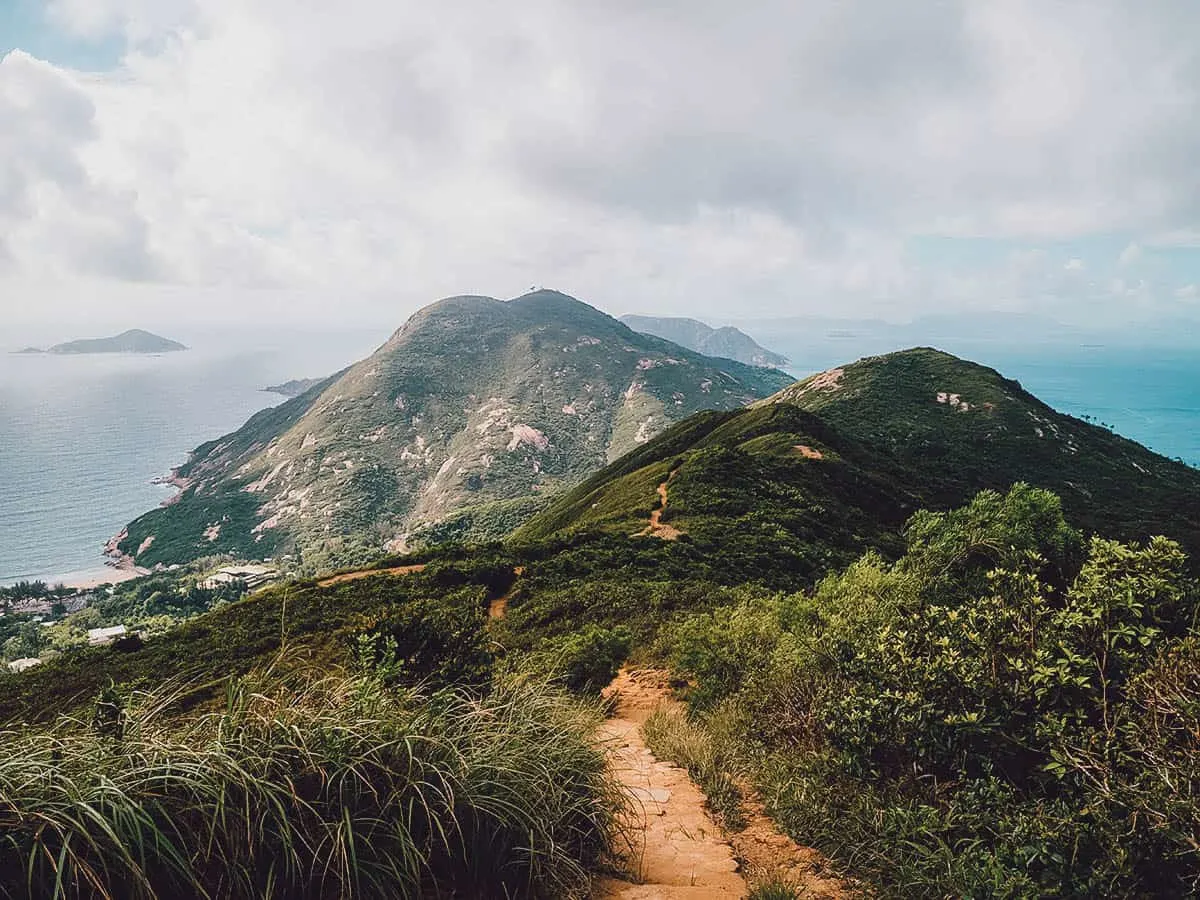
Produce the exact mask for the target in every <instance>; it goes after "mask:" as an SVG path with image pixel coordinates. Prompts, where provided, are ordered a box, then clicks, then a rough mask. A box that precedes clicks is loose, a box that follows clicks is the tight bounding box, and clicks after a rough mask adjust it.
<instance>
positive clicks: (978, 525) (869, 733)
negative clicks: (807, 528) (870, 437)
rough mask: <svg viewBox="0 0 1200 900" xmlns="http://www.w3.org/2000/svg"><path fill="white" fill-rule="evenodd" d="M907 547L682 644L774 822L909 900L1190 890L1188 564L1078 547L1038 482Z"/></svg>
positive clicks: (1156, 552) (1165, 544) (924, 528)
mask: <svg viewBox="0 0 1200 900" xmlns="http://www.w3.org/2000/svg"><path fill="white" fill-rule="evenodd" d="M906 535H907V538H908V541H909V547H908V552H907V553H906V555H905V556H903V557H902V558H901V559H899V560H898V561H897V562H895V563H894V564H888V563H887V562H886V561H884V560H883V559H882V558H880V557H878V556H875V555H870V554H869V555H868V556H866V557H864V558H863V559H861V560H860V561H859V562H858V563H857V564H855V565H853V566H851V567H849V568H848V569H847V570H846V571H845V572H843V573H841V574H839V575H834V576H831V577H829V578H827V579H826V580H825V581H824V582H823V583H822V584H821V585H820V586H819V587H818V589H817V591H816V592H815V593H814V595H813V596H811V597H807V596H803V595H797V596H793V597H786V598H774V599H766V598H758V599H755V598H746V599H743V600H742V602H741V603H739V604H738V605H737V606H736V607H735V608H733V609H728V610H719V611H716V612H713V613H711V614H706V615H701V616H696V617H693V618H692V619H690V620H688V621H687V622H685V623H683V624H682V625H680V626H679V627H677V628H676V629H674V631H673V633H672V636H671V641H672V642H673V643H672V654H671V658H672V660H673V663H674V666H675V669H676V671H677V674H679V675H680V676H681V677H684V678H687V679H691V680H693V681H694V682H695V687H694V688H693V690H692V694H691V696H692V699H693V702H694V703H695V705H696V706H697V708H699V709H706V708H712V707H714V706H715V705H716V704H718V703H721V702H722V701H724V702H725V703H733V704H734V705H736V706H737V707H738V709H740V710H741V711H742V715H744V717H745V721H746V725H745V727H744V729H743V737H744V739H743V752H744V755H745V756H746V757H747V758H753V759H756V760H758V761H759V762H760V763H761V764H760V765H758V766H757V771H758V775H759V778H760V779H761V780H762V781H763V782H764V795H765V796H768V797H771V798H774V799H773V807H774V811H775V813H776V814H777V816H778V817H779V818H780V819H781V821H782V822H783V823H784V824H785V825H787V826H788V828H789V830H791V831H792V833H793V834H794V835H795V836H796V837H797V838H798V839H800V840H802V841H806V842H811V843H813V844H815V845H816V846H817V847H819V848H820V849H822V850H824V851H825V852H827V853H829V854H831V855H833V856H836V857H840V858H841V859H843V860H848V861H852V862H853V864H854V865H855V866H856V867H857V868H858V870H859V871H860V872H862V873H863V874H865V875H867V876H868V877H871V878H874V879H877V880H879V881H880V882H881V883H882V885H883V886H884V888H885V889H887V890H891V891H895V892H896V893H897V894H899V895H902V896H946V895H954V896H1012V897H1019V896H1035V895H1036V896H1071V897H1083V896H1098V895H1104V896H1112V895H1119V896H1141V895H1154V896H1176V895H1183V894H1184V893H1188V892H1191V891H1193V890H1195V888H1196V886H1197V885H1198V884H1200V845H1198V844H1197V843H1196V839H1195V836H1196V834H1197V833H1200V831H1198V826H1200V775H1197V770H1196V766H1195V760H1196V759H1197V758H1198V757H1197V752H1198V751H1200V744H1198V743H1197V738H1196V735H1197V734H1200V651H1198V650H1197V645H1198V642H1200V634H1194V633H1193V628H1194V622H1195V617H1196V614H1197V610H1198V609H1200V604H1198V600H1200V593H1198V589H1197V586H1196V585H1195V584H1194V583H1193V582H1192V581H1191V580H1190V579H1189V578H1188V577H1187V575H1186V560H1185V557H1184V555H1183V553H1182V552H1181V551H1180V549H1179V547H1178V546H1177V545H1175V544H1174V543H1172V542H1170V541H1168V540H1165V539H1163V538H1155V539H1152V540H1150V541H1148V542H1147V543H1145V544H1143V545H1126V544H1120V543H1116V542H1113V541H1107V540H1103V539H1099V538H1095V539H1093V540H1092V541H1091V542H1090V544H1088V545H1086V549H1084V545H1083V544H1082V543H1080V541H1079V539H1078V537H1077V535H1075V533H1074V532H1073V531H1072V530H1071V529H1070V528H1068V527H1067V525H1066V524H1065V522H1064V521H1063V519H1062V514H1061V510H1060V509H1059V506H1058V503H1057V501H1056V499H1055V498H1054V497H1053V496H1052V495H1049V494H1047V493H1046V492H1044V491H1037V490H1033V489H1030V488H1027V487H1025V486H1017V487H1016V488H1014V489H1013V490H1012V491H1010V492H1009V494H1007V495H1005V496H1001V495H997V494H993V493H990V492H985V493H984V494H981V495H980V496H979V497H978V498H977V499H976V500H975V501H974V502H972V503H971V504H970V505H968V506H967V507H965V508H964V509H962V510H957V511H954V512H952V513H948V514H938V515H933V514H926V513H922V514H918V515H917V516H916V517H914V519H913V521H912V522H911V523H910V525H909V527H908V529H907V531H906ZM764 760H765V762H763V761H764Z"/></svg>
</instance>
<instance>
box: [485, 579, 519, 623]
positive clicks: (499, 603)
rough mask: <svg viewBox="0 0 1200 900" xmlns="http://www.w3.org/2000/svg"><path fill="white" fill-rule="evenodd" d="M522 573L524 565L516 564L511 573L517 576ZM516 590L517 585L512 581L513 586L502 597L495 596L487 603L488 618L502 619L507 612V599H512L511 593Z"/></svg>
mask: <svg viewBox="0 0 1200 900" xmlns="http://www.w3.org/2000/svg"><path fill="white" fill-rule="evenodd" d="M524 574H525V567H524V566H517V567H516V568H515V569H513V575H515V576H516V577H517V578H520V577H521V576H522V575H524ZM516 592H517V585H516V583H515V582H514V583H513V586H512V587H510V588H509V589H508V592H507V593H506V594H505V595H504V596H503V597H497V598H496V599H495V600H493V601H492V602H491V603H490V604H488V618H489V619H503V618H504V615H505V613H507V612H508V601H509V600H511V599H512V595H513V594H515V593H516Z"/></svg>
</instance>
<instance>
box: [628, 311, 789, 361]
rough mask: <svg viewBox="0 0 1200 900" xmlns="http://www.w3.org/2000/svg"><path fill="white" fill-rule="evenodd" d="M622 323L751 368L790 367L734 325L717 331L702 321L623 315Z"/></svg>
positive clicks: (786, 359) (698, 351) (782, 359)
mask: <svg viewBox="0 0 1200 900" xmlns="http://www.w3.org/2000/svg"><path fill="white" fill-rule="evenodd" d="M621 321H622V322H624V323H625V324H626V325H628V326H629V327H630V328H632V329H633V330H634V331H640V332H642V333H643V334H653V335H656V336H658V337H660V338H665V339H666V340H668V341H673V342H674V343H676V344H679V345H680V346H681V347H687V348H688V349H689V350H695V351H696V352H697V353H703V354H704V355H705V356H716V357H720V358H722V359H734V360H737V361H738V362H741V363H745V364H746V365H748V366H772V367H775V368H779V367H783V366H787V365H788V364H789V360H788V358H787V357H786V356H782V355H781V354H779V353H774V352H772V351H770V350H768V349H766V348H765V347H762V346H760V345H759V344H758V343H757V342H756V341H755V340H754V339H753V338H752V337H750V335H748V334H746V333H745V332H743V331H739V330H738V329H736V328H733V327H731V326H728V325H727V326H725V327H723V328H713V327H712V326H711V325H706V324H705V323H704V322H701V321H700V320H698V319H685V318H673V317H664V316H632V315H631V316H621Z"/></svg>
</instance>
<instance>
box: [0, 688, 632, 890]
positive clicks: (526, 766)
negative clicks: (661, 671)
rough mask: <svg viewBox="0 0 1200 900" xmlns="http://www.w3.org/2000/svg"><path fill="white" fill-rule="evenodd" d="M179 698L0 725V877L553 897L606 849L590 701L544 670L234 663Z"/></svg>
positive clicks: (58, 882)
mask: <svg viewBox="0 0 1200 900" xmlns="http://www.w3.org/2000/svg"><path fill="white" fill-rule="evenodd" d="M172 700H173V696H172V693H171V691H170V690H166V689H164V690H160V691H158V692H156V693H153V694H149V695H142V696H138V697H135V698H133V700H132V702H131V703H130V707H129V709H128V710H124V711H122V710H120V709H119V708H114V705H113V704H111V703H109V704H106V705H104V706H102V707H98V710H100V713H99V714H98V715H97V717H96V720H95V721H94V722H89V723H84V722H79V721H63V722H61V723H59V724H58V725H56V726H54V727H53V728H50V729H45V730H39V731H34V732H2V733H0V896H10V897H26V896H28V897H33V898H43V897H45V898H50V897H55V898H57V897H63V898H76V897H78V898H113V900H123V898H137V900H150V898H177V897H178V898H193V897H194V898H214V900H217V898H250V897H253V898H259V897H263V898H272V897H274V898H285V897H286V898H293V897H295V898H337V897H363V898H374V897H380V898H383V897H388V898H396V897H418V896H420V897H439V896H452V895H457V896H470V897H480V898H487V897H555V898H557V897H570V896H573V895H577V894H581V893H582V892H583V891H584V889H585V887H586V883H587V880H588V871H589V867H591V866H592V865H594V864H595V863H596V862H597V861H599V860H600V859H601V858H602V857H604V856H605V855H606V854H607V852H608V850H609V844H608V842H609V836H610V834H611V831H612V829H611V826H612V822H613V817H614V813H615V810H616V807H617V805H618V803H619V802H620V801H619V799H618V798H619V791H618V790H617V789H616V787H615V786H614V785H613V784H612V782H611V781H610V775H609V774H608V772H607V769H606V759H605V756H604V754H603V752H602V751H600V750H598V749H596V747H595V745H594V744H593V743H592V740H591V738H592V735H593V733H594V730H595V728H596V726H597V725H598V723H599V714H598V712H597V711H596V709H595V708H593V707H587V706H583V705H580V704H578V703H576V702H574V701H570V700H568V699H566V698H565V697H563V696H562V695H560V694H558V693H555V692H554V691H552V690H550V689H548V688H544V687H539V686H529V685H524V686H504V685H501V686H499V687H498V688H497V689H496V690H495V691H493V692H492V693H491V695H490V696H489V697H487V698H486V699H482V700H479V699H471V698H469V697H465V696H462V695H459V694H456V693H449V692H447V693H440V694H435V695H432V696H428V697H425V696H420V695H417V694H413V693H391V692H389V691H387V690H385V689H383V688H382V687H381V686H380V685H379V684H378V683H376V682H374V681H372V680H370V679H355V678H344V677H336V678H335V677H325V678H320V679H316V680H306V681H303V682H301V683H298V684H297V683H292V684H287V685H281V684H279V683H278V682H275V683H274V684H273V685H270V684H269V683H268V682H258V683H255V682H252V681H246V680H243V681H242V682H240V683H237V684H235V685H234V686H232V687H231V688H230V690H229V692H228V696H227V698H226V702H225V704H224V708H223V709H221V710H220V711H219V712H213V713H208V714H203V715H199V716H196V717H193V718H191V719H189V720H186V721H183V722H182V723H180V722H177V721H171V720H170V719H168V718H167V717H166V716H164V714H163V713H164V710H166V709H168V708H169V707H170V706H171V703H172Z"/></svg>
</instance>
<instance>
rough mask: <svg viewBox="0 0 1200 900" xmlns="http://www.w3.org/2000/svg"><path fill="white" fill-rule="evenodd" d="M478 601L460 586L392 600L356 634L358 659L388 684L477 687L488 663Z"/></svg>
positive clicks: (474, 592)
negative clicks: (433, 596)
mask: <svg viewBox="0 0 1200 900" xmlns="http://www.w3.org/2000/svg"><path fill="white" fill-rule="evenodd" d="M510 574H511V573H510ZM483 601H484V595H483V594H482V592H481V591H479V590H478V589H471V588H464V589H460V590H458V591H455V592H453V593H451V594H448V595H446V596H445V597H440V598H437V599H425V598H422V599H417V600H412V601H410V602H408V603H404V604H401V605H398V606H395V607H393V608H391V609H389V610H388V611H387V612H385V613H384V614H382V615H381V616H379V617H378V618H377V619H376V621H375V622H374V624H373V625H372V626H371V627H370V629H369V630H368V631H367V632H366V633H365V634H364V635H362V636H361V637H360V638H359V645H358V654H359V660H360V662H362V663H364V664H365V666H366V668H368V670H370V671H373V672H375V673H376V674H378V675H379V676H380V677H381V678H383V680H384V681H385V682H387V683H388V684H404V685H408V686H416V685H425V686H427V687H432V688H441V687H450V686H459V687H468V688H474V689H482V688H484V687H486V686H487V685H488V684H489V683H490V682H491V680H492V666H493V663H494V657H493V654H492V650H491V646H490V641H489V639H488V637H487V633H486V630H485V627H484V626H485V624H486V619H485V617H484V612H483Z"/></svg>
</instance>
